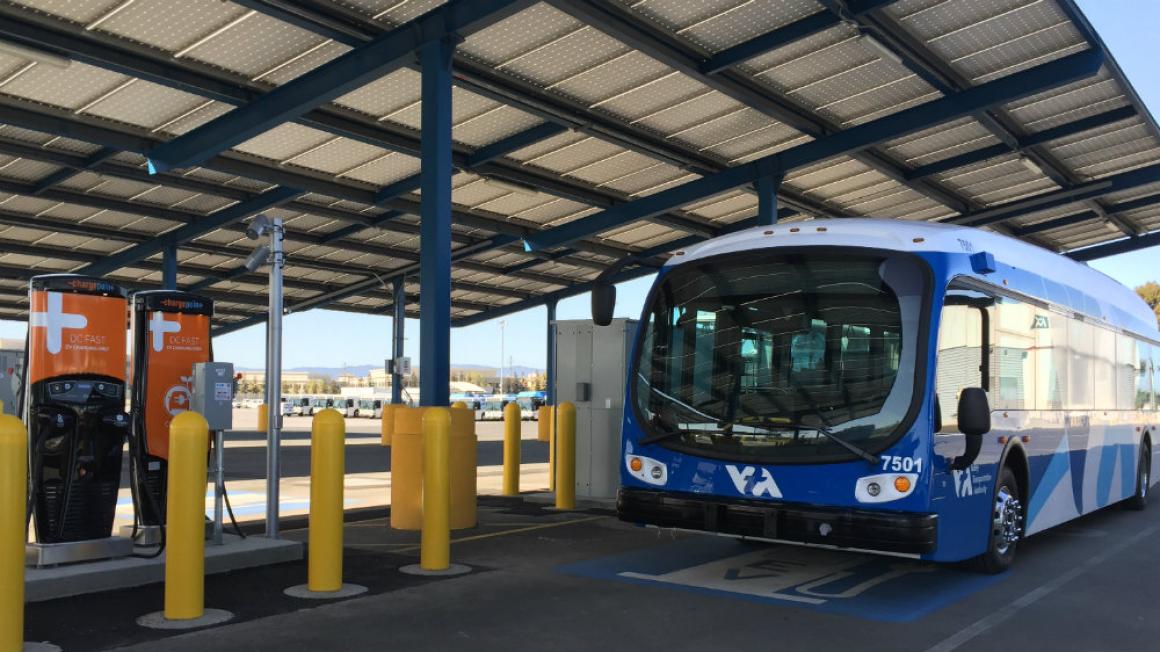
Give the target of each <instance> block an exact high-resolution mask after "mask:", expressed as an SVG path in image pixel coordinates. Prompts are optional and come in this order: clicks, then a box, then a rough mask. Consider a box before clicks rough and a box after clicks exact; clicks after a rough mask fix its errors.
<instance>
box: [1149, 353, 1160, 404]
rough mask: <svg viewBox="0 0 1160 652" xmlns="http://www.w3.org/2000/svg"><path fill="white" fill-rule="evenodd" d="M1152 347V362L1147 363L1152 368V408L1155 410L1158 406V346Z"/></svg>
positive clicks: (1159, 360) (1159, 378)
mask: <svg viewBox="0 0 1160 652" xmlns="http://www.w3.org/2000/svg"><path fill="white" fill-rule="evenodd" d="M1151 349H1152V364H1151V365H1149V366H1150V367H1151V369H1152V403H1151V405H1152V409H1153V410H1155V409H1157V407H1160V396H1157V395H1158V394H1160V346H1153V347H1151Z"/></svg>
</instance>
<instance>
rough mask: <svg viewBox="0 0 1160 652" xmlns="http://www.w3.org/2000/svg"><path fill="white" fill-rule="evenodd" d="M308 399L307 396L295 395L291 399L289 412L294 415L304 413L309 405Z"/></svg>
mask: <svg viewBox="0 0 1160 652" xmlns="http://www.w3.org/2000/svg"><path fill="white" fill-rule="evenodd" d="M310 401H311V399H310V397H309V396H295V397H294V398H292V399H291V406H290V413H291V414H293V415H295V416H301V415H304V414H306V412H307V409H308V408H309V407H310Z"/></svg>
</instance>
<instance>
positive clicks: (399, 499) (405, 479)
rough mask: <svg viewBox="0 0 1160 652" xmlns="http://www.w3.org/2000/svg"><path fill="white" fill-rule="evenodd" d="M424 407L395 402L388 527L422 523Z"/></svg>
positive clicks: (415, 526) (412, 527) (413, 526)
mask: <svg viewBox="0 0 1160 652" xmlns="http://www.w3.org/2000/svg"><path fill="white" fill-rule="evenodd" d="M426 411H427V408H424V407H419V408H412V407H407V406H405V405H398V406H395V410H394V417H395V428H394V432H393V434H392V435H391V527H392V528H393V529H396V530H420V529H422V527H423V414H424V413H425V412H426Z"/></svg>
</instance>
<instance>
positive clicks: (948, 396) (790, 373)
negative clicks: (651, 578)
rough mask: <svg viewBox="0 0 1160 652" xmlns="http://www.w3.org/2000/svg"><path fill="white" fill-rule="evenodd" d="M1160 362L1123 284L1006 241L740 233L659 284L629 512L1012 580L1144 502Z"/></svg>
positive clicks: (634, 398)
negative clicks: (1031, 550) (1073, 536)
mask: <svg viewBox="0 0 1160 652" xmlns="http://www.w3.org/2000/svg"><path fill="white" fill-rule="evenodd" d="M1158 368H1160V330H1158V329H1157V325H1156V318H1155V315H1154V314H1153V312H1152V311H1151V309H1150V308H1149V307H1148V306H1147V304H1145V303H1144V302H1143V301H1142V300H1141V299H1140V298H1139V297H1138V296H1137V295H1136V294H1135V293H1134V292H1133V291H1131V290H1130V289H1128V288H1125V287H1123V286H1121V285H1119V284H1117V283H1116V282H1114V281H1112V280H1111V279H1110V278H1108V277H1106V276H1104V275H1103V274H1100V273H1099V272H1096V271H1094V270H1092V269H1089V268H1087V267H1086V266H1083V265H1080V264H1078V263H1075V262H1074V261H1072V260H1070V259H1067V258H1065V257H1062V256H1059V255H1057V254H1054V253H1051V252H1048V251H1046V250H1043V249H1041V248H1038V247H1035V246H1032V245H1029V244H1027V243H1024V242H1020V241H1017V240H1013V239H1011V238H1008V237H1005V236H1003V235H1000V234H997V233H993V232H984V231H979V230H975V229H971V228H967V227H961V226H953V225H945V224H932V223H911V222H905V221H895V220H874V219H861V218H853V219H843V220H836V221H831V222H828V223H827V225H826V228H824V229H821V228H819V229H809V228H800V227H798V228H796V229H795V228H794V227H789V228H782V227H779V226H775V227H773V228H771V229H769V228H766V229H753V230H745V231H739V232H737V233H735V234H730V235H726V236H722V237H720V238H716V239H714V240H710V241H707V242H705V243H702V244H700V245H697V246H695V247H691V248H689V249H687V250H685V251H684V252H683V255H681V256H679V257H674V258H673V259H671V261H670V262H669V263H668V264H666V265H665V267H664V268H662V270H661V271H660V273H659V274H658V275H657V278H656V280H655V281H654V284H653V289H652V291H651V292H650V293H649V296H648V298H647V300H646V306H645V309H644V312H643V313H642V316H641V326H640V328H639V332H638V335H637V341H636V343H635V347H634V351H633V366H632V369H631V372H630V375H629V382H628V383H627V390H626V391H627V395H626V398H625V405H626V409H625V413H624V421H623V423H622V428H621V439H622V442H621V445H622V449H621V452H622V453H623V456H624V460H625V461H624V466H623V467H622V469H621V490H620V494H619V497H618V502H617V506H618V511H619V514H620V517H621V518H622V519H623V520H626V521H630V522H635V523H643V524H646V525H653V526H658V527H674V528H682V529H688V530H703V531H707V532H714V533H719V534H726V535H733V536H742V537H746V538H753V539H768V540H773V541H791V542H794V543H802V544H807V545H824V546H828V547H839V548H856V549H863V550H871V551H876V552H881V553H887V554H894V555H905V556H912V557H919V558H922V559H929V560H935V561H948V562H949V561H960V560H965V559H970V558H977V559H978V561H979V562H980V564H981V566H982V568H983V569H984V570H987V571H991V572H997V571H1001V570H1003V569H1005V568H1007V567H1009V565H1010V564H1011V563H1012V561H1013V559H1014V556H1015V550H1016V549H1017V548H1018V545H1019V542H1020V540H1021V539H1023V538H1024V537H1027V536H1030V535H1032V534H1035V533H1037V532H1041V531H1043V530H1046V529H1048V528H1051V527H1053V526H1055V525H1058V524H1060V523H1064V522H1066V521H1068V520H1070V519H1073V518H1076V517H1077V516H1080V515H1082V514H1087V513H1090V512H1091V511H1093V510H1096V509H1100V508H1103V507H1106V506H1108V505H1112V504H1115V503H1120V502H1126V503H1127V504H1128V505H1129V506H1135V507H1142V506H1143V505H1144V504H1145V503H1146V500H1147V494H1148V492H1149V489H1150V488H1151V486H1152V485H1153V484H1154V483H1155V477H1154V474H1152V473H1151V467H1152V464H1153V462H1154V461H1155V456H1156V454H1157V453H1156V448H1155V446H1154V445H1153V444H1154V437H1155V436H1156V429H1157V427H1158V426H1160V419H1158V414H1157V409H1156V408H1157V396H1156V391H1155V389H1154V387H1157V386H1160V374H1157V369H1158ZM1154 379H1155V382H1154ZM633 468H636V469H638V471H635V472H634V471H633V470H632V469H633ZM641 469H646V470H648V471H649V474H648V475H643V474H642V473H641V472H640V470H641Z"/></svg>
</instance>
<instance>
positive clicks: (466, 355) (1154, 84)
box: [0, 0, 1160, 369]
mask: <svg viewBox="0 0 1160 652" xmlns="http://www.w3.org/2000/svg"><path fill="white" fill-rule="evenodd" d="M1079 5H1080V8H1081V9H1082V10H1083V12H1084V14H1085V15H1087V17H1088V19H1089V21H1090V22H1091V23H1092V25H1093V26H1094V27H1095V29H1096V32H1097V33H1098V34H1099V35H1100V36H1101V37H1102V38H1103V40H1104V43H1105V44H1106V45H1107V47H1108V49H1109V50H1111V52H1112V56H1113V57H1115V59H1116V61H1117V62H1118V63H1119V65H1120V68H1121V69H1122V70H1123V72H1124V74H1125V75H1126V76H1127V78H1128V79H1129V80H1130V81H1131V83H1132V84H1133V86H1135V88H1136V92H1137V93H1138V94H1139V96H1140V98H1141V99H1142V100H1143V102H1144V104H1145V105H1147V106H1148V108H1149V110H1150V111H1151V112H1152V114H1153V115H1158V112H1160V75H1156V74H1155V73H1154V66H1155V58H1156V56H1157V52H1158V50H1157V47H1156V40H1155V39H1156V35H1155V27H1156V25H1160V2H1146V1H1144V0H1079ZM1157 255H1160V247H1153V248H1151V249H1146V250H1141V251H1137V252H1133V253H1130V254H1124V255H1120V256H1113V257H1110V258H1105V259H1102V260H1098V261H1094V262H1092V263H1091V265H1092V267H1095V268H1096V269H1099V270H1101V271H1103V272H1104V273H1106V274H1108V275H1110V276H1111V277H1112V278H1115V279H1116V280H1118V281H1120V282H1121V283H1123V284H1124V285H1127V286H1129V287H1135V286H1137V285H1140V284H1142V283H1144V282H1146V281H1151V280H1160V266H1158V265H1157V264H1156V257H1157ZM651 282H652V277H651V276H649V277H644V278H640V279H636V280H634V281H630V282H628V283H624V284H621V285H620V286H618V290H617V306H616V314H617V316H621V317H632V318H638V317H639V316H640V312H641V308H642V305H643V302H644V297H645V295H646V294H647V292H648V288H649V285H650V284H651ZM588 306H589V295H587V294H583V295H578V296H575V297H571V298H568V299H565V300H562V301H561V302H560V303H559V305H558V306H557V312H556V316H557V319H588V318H589V317H590V315H589V308H588ZM505 320H506V326H505V327H504V329H503V330H504V337H503V340H504V344H505V346H504V353H505V357H506V359H505V360H503V363H504V364H515V365H521V366H527V367H533V368H537V369H542V368H543V367H544V360H545V357H546V352H547V326H546V323H545V322H546V310H545V309H544V307H543V306H540V307H536V308H531V309H528V310H526V311H524V312H520V313H516V314H513V315H508V316H507V317H506V318H505ZM25 331H26V327H25V324H24V323H23V322H11V321H0V337H11V338H23V337H24V336H25ZM265 334H266V330H265V326H264V325H259V326H253V327H250V328H247V329H245V330H241V331H238V332H236V333H230V334H228V335H224V336H222V337H218V338H215V339H214V357H215V358H216V359H217V360H220V361H225V362H233V363H234V365H235V367H237V368H242V369H261V368H263V367H264V366H265V363H264V359H265V353H264V346H265V344H264V342H265ZM405 336H406V342H405V345H404V351H405V353H406V355H408V356H410V357H411V359H412V361H413V363H414V364H416V365H417V364H418V362H419V323H418V321H417V320H413V319H408V320H407V321H406V324H405ZM390 342H391V319H390V317H387V316H381V317H380V316H376V315H363V314H353V313H342V312H335V311H329V310H312V311H308V312H304V313H300V314H292V315H288V316H286V318H285V320H284V322H283V366H284V368H287V369H292V368H295V367H342V366H346V365H350V366H354V365H362V364H382V361H383V360H385V359H386V358H387V357H388V356H389V351H390ZM451 362H452V364H472V365H486V366H492V367H498V366H499V365H500V363H501V358H500V326H499V321H498V320H492V321H488V322H484V323H481V324H476V325H474V326H469V327H466V328H456V329H452V331H451Z"/></svg>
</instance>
